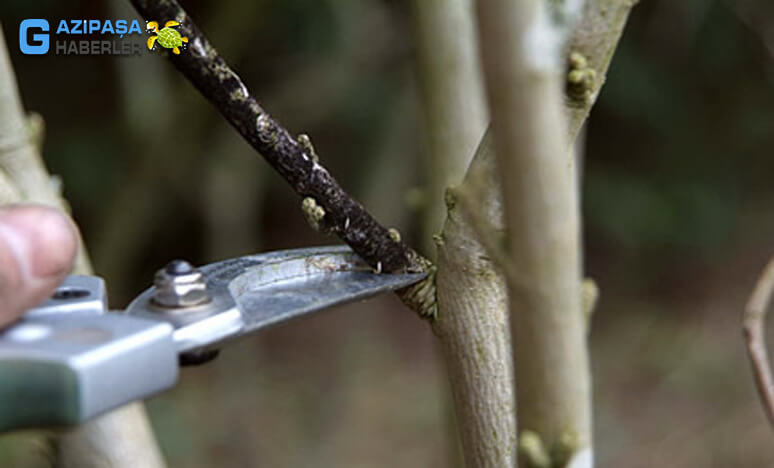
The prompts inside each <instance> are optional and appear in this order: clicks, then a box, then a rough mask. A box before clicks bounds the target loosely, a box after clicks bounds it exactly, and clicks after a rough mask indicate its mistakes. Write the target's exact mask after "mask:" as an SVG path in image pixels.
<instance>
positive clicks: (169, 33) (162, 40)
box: [146, 21, 188, 54]
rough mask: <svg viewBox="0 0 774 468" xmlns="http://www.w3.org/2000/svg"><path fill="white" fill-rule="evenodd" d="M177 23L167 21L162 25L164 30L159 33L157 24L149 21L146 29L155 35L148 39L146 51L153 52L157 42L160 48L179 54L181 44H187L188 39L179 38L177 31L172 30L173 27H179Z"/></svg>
mask: <svg viewBox="0 0 774 468" xmlns="http://www.w3.org/2000/svg"><path fill="white" fill-rule="evenodd" d="M179 25H180V23H178V22H177V21H167V22H166V23H164V28H163V29H162V30H161V31H159V23H157V22H155V21H149V22H148V24H147V26H146V28H147V29H148V30H149V31H150V30H153V32H154V33H156V35H153V36H151V37H149V38H148V49H150V50H153V46H154V45H155V44H156V42H158V43H159V44H161V47H164V48H165V49H172V52H174V53H175V54H179V53H180V46H182V45H183V42H186V43H187V42H188V38H187V37H184V36H181V35H180V32H179V31H178V30H177V29H172V27H174V26H179Z"/></svg>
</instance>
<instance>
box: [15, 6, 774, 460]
mask: <svg viewBox="0 0 774 468" xmlns="http://www.w3.org/2000/svg"><path fill="white" fill-rule="evenodd" d="M407 3H408V2H407V1H386V0H323V1H320V0H318V1H308V0H307V1H304V0H284V1H278V0H224V1H222V2H206V1H203V0H198V1H193V0H189V1H185V2H184V5H185V7H186V9H187V10H188V12H189V13H190V14H191V15H192V17H193V18H194V19H195V20H196V21H197V22H198V24H199V26H200V27H201V28H202V29H203V30H204V31H205V33H206V34H207V35H208V36H209V38H210V40H211V42H212V43H213V45H214V46H215V47H216V48H217V49H218V50H219V51H220V52H221V54H222V55H223V56H224V57H225V58H226V60H227V61H229V62H230V63H231V64H232V65H233V67H234V68H235V70H236V71H237V72H238V73H239V74H240V75H241V76H242V78H243V79H244V81H245V83H246V84H247V86H248V87H249V88H250V89H251V91H252V92H253V93H254V94H255V95H256V96H257V97H258V99H259V100H260V101H261V102H262V104H263V105H264V107H265V108H266V109H267V110H268V111H269V112H270V113H271V114H273V115H274V116H275V117H276V118H278V119H279V120H280V121H281V122H282V123H283V124H284V125H285V126H286V127H287V128H288V129H290V130H291V131H292V132H296V133H301V132H303V133H308V134H310V135H311V137H312V140H313V142H314V144H315V147H316V149H317V153H318V154H320V156H321V158H322V159H323V161H324V163H325V164H326V165H327V166H328V168H329V169H330V171H331V172H332V173H333V174H334V175H335V176H336V177H337V178H338V179H339V180H340V182H341V183H342V185H343V186H344V187H345V188H346V189H347V190H348V191H349V192H350V193H352V194H353V195H354V196H355V197H356V198H357V199H359V200H360V201H362V202H363V203H364V205H365V206H366V207H367V208H368V209H369V211H371V212H372V213H373V214H374V215H375V216H376V217H377V218H378V219H379V220H380V221H382V222H383V223H384V224H385V225H388V226H395V227H398V228H399V229H400V230H401V232H402V233H403V235H404V237H405V238H407V239H408V240H409V242H410V243H411V244H412V245H416V246H427V245H430V243H429V242H428V241H429V239H425V238H423V236H420V235H419V233H420V228H419V225H420V224H421V219H422V216H423V212H424V211H425V210H426V209H427V207H426V206H424V204H423V200H426V199H427V196H426V193H425V186H426V185H427V184H426V181H427V177H426V174H425V173H424V172H423V167H424V164H423V163H422V159H423V154H424V152H425V149H426V146H425V145H426V141H424V139H423V130H422V114H421V112H422V110H421V106H420V103H419V96H418V94H419V93H418V88H419V86H418V77H417V71H416V69H417V66H416V53H415V52H416V49H415V45H414V31H413V28H412V21H411V17H410V11H411V9H410V8H409V5H408V4H407ZM30 17H32V18H35V17H44V18H49V19H58V18H118V17H132V18H134V17H136V14H135V13H134V11H133V10H131V8H130V7H129V6H128V2H125V1H119V0H106V1H86V0H79V1H69V2H60V1H56V0H39V1H36V2H30V1H28V0H4V1H3V2H2V5H1V6H0V20H1V21H2V25H3V28H4V29H5V35H6V38H7V40H8V43H9V45H10V49H11V50H10V53H11V59H12V61H13V64H14V66H15V69H16V73H17V76H18V79H19V86H20V88H21V93H22V98H23V100H24V103H25V106H26V108H27V109H28V110H30V111H35V112H38V113H40V114H41V115H42V116H43V117H44V119H45V122H46V138H45V146H44V157H45V160H46V163H47V165H48V167H49V169H50V171H51V172H52V173H53V174H57V175H59V176H60V177H61V179H62V181H63V183H64V193H65V195H66V197H67V198H68V200H69V201H70V203H71V205H72V211H73V214H74V217H75V219H76V220H77V221H78V223H79V224H80V226H81V228H82V231H83V235H84V238H85V240H86V244H87V245H88V246H89V249H90V252H91V254H92V258H93V261H94V264H95V267H96V270H97V272H98V274H101V275H103V276H104V277H106V279H107V281H108V285H109V289H110V293H111V301H112V306H113V307H123V306H125V305H126V303H127V301H128V300H130V299H131V298H132V297H133V296H134V295H135V294H137V293H138V292H139V291H141V290H142V289H144V288H145V287H147V285H149V284H150V282H151V280H152V275H153V272H154V271H155V269H157V268H158V267H160V266H161V265H163V264H165V263H166V262H167V261H168V260H170V259H172V258H178V257H179V258H186V259H188V260H190V261H192V262H194V263H198V264H200V263H206V262H210V261H214V260H218V259H222V258H225V257H229V256H234V255H240V254H246V253H251V252H257V251H262V250H269V249H281V248H292V247H301V246H308V245H320V244H326V243H336V242H337V240H336V239H333V238H326V237H323V236H321V235H319V234H317V233H315V232H314V231H312V230H311V229H310V228H309V227H308V226H307V225H306V222H305V221H304V218H303V216H302V214H301V211H300V210H299V209H298V208H299V200H298V198H297V197H296V196H295V194H294V193H293V192H292V191H291V190H290V189H289V188H288V187H286V186H285V183H284V182H283V181H282V180H281V179H280V178H279V177H278V176H277V175H275V174H274V173H273V172H272V170H270V168H269V167H268V166H267V165H266V164H265V163H264V162H263V161H262V160H261V158H260V157H259V156H258V155H257V154H255V153H254V151H253V150H252V149H251V148H250V147H249V146H248V145H247V144H246V143H244V142H243V141H242V140H241V139H240V137H239V136H238V135H237V134H236V132H235V131H234V130H232V129H231V128H230V127H229V126H228V125H227V124H226V123H224V121H223V119H222V118H221V117H220V115H219V114H217V112H216V111H215V110H214V109H213V108H212V107H211V106H210V105H209V104H208V103H207V102H206V101H205V100H204V99H203V98H202V97H201V96H199V95H198V94H197V93H196V92H195V91H194V89H193V88H192V87H191V86H190V85H189V84H188V83H187V82H186V81H185V80H184V79H183V78H182V77H181V76H180V75H178V74H177V72H176V71H175V70H174V69H173V67H172V66H171V65H169V64H168V63H167V62H166V61H165V60H164V59H163V58H161V57H160V56H153V55H147V54H145V55H143V56H142V57H141V58H132V57H107V56H103V57H100V56H96V57H56V56H53V55H48V56H40V57H33V56H24V55H21V54H20V52H19V50H18V47H16V44H17V42H16V34H17V32H18V25H19V22H20V21H21V20H22V19H24V18H30ZM772 148H774V4H772V2H770V1H767V0H746V1H741V0H740V1H733V0H728V1H711V0H684V1H682V2H673V1H670V0H643V1H641V2H640V5H639V6H637V7H636V8H635V9H634V12H633V14H632V17H631V19H630V22H629V25H628V27H627V28H626V32H625V34H624V37H623V40H622V42H621V44H620V46H619V48H618V51H617V53H616V56H615V58H614V60H613V65H612V68H611V70H610V73H609V75H608V77H607V84H606V85H605V87H604V90H603V92H602V95H601V97H600V100H599V102H598V103H597V105H596V107H595V109H594V111H593V113H592V118H591V120H590V123H589V125H588V128H587V133H586V156H585V161H586V168H585V174H584V193H583V197H584V203H583V210H584V216H585V233H584V236H585V244H586V252H585V256H586V268H587V271H588V274H589V275H590V276H592V277H593V278H595V279H596V281H597V283H598V284H599V286H600V288H601V292H602V295H601V300H600V303H599V305H598V308H597V310H596V312H595V315H594V318H593V325H592V332H591V338H590V340H591V347H592V359H593V368H594V398H595V418H596V428H595V431H596V444H597V453H598V460H599V466H603V467H604V466H616V467H619V466H627V467H649V466H669V467H729V466H734V467H737V466H738V467H747V466H750V467H760V466H772V465H774V443H773V442H774V439H772V437H774V435H773V434H772V431H771V430H770V429H769V427H768V426H767V424H766V421H765V419H764V415H763V412H762V410H761V407H760V403H759V402H758V400H757V396H756V394H755V391H754V387H753V383H752V378H751V373H750V371H749V366H748V363H747V361H746V357H745V355H744V349H743V342H742V339H741V331H740V317H741V313H742V309H743V306H744V302H745V300H746V297H747V295H748V294H749V292H750V290H751V288H752V285H753V284H754V281H755V279H756V278H757V275H758V273H759V271H760V270H761V269H762V268H763V266H764V264H765V262H766V261H767V259H768V258H769V256H770V255H772V254H774V209H773V208H772V207H774V184H772V178H771V174H773V173H774V158H773V157H772V156H773V150H772ZM428 253H429V254H432V252H428ZM147 406H148V408H149V411H150V416H151V418H152V422H153V425H154V428H155V430H156V434H157V437H158V439H159V441H160V444H161V447H162V450H163V452H164V454H165V456H166V457H167V460H168V461H169V465H170V466H171V467H183V466H185V467H211V466H235V467H236V466H270V467H285V466H287V467H303V466H315V467H334V466H358V467H393V466H417V467H419V466H422V467H447V466H454V465H455V464H456V463H457V461H458V453H457V448H456V444H457V442H456V439H455V435H454V433H453V429H452V428H451V426H450V424H451V422H452V420H453V415H452V412H451V407H450V395H449V390H448V385H447V382H446V380H445V376H444V370H443V366H442V364H441V361H440V357H439V355H438V352H437V350H436V343H435V342H434V338H433V336H432V333H431V332H430V329H429V327H428V326H427V325H426V324H425V323H423V322H421V321H419V320H418V319H417V318H416V317H415V316H414V315H413V314H412V313H411V312H409V311H408V310H406V309H405V308H403V307H402V305H401V304H400V303H399V302H398V301H397V300H396V299H395V298H393V297H380V298H379V299H376V300H371V301H368V302H365V303H361V304H355V305H350V306H346V307H342V308H339V309H336V310H333V311H330V312H328V313H326V314H323V315H320V316H316V317H312V318H309V319H307V320H303V321H300V322H296V323H292V324H289V325H286V326H282V327H279V328H276V329H272V330H269V331H267V332H265V333H262V334H260V335H259V336H255V337H252V338H250V339H247V340H244V341H242V342H241V343H239V344H238V345H237V346H234V347H230V348H228V349H226V350H225V351H224V352H223V353H222V354H221V356H220V357H219V358H218V359H217V360H215V361H214V362H213V363H211V364H209V365H207V366H204V367H201V368H193V369H188V370H184V371H183V374H182V378H181V382H180V384H179V385H178V386H177V387H176V388H175V389H174V390H172V391H170V392H167V393H165V394H163V395H161V396H159V397H156V398H154V399H151V400H150V401H148V403H147ZM17 440H18V439H17V438H14V436H11V437H9V436H5V437H2V438H0V466H11V467H16V466H20V467H33V466H41V463H42V457H41V456H39V455H40V454H37V455H38V456H36V453H34V452H35V451H34V450H32V451H31V450H30V449H29V447H24V446H22V444H19V443H15V442H16V441H17Z"/></svg>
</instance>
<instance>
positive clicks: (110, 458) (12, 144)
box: [0, 30, 164, 468]
mask: <svg viewBox="0 0 774 468" xmlns="http://www.w3.org/2000/svg"><path fill="white" fill-rule="evenodd" d="M0 147H2V149H0V168H1V169H2V174H3V176H4V177H2V178H0V179H6V180H7V181H8V182H9V183H11V184H13V185H14V186H15V187H16V193H15V195H14V192H13V191H9V190H3V191H2V192H3V193H4V194H5V195H6V196H4V198H5V199H4V200H3V201H14V202H18V201H25V202H36V203H44V204H47V205H51V206H55V207H57V208H59V209H62V210H65V209H66V208H67V204H66V202H65V201H64V200H63V199H62V198H61V197H60V195H59V193H57V191H56V189H55V188H54V185H53V184H52V183H51V181H50V177H49V174H48V171H47V170H46V168H45V166H44V164H43V160H42V158H41V157H40V154H39V152H38V148H37V147H36V145H35V142H34V141H33V139H32V138H30V132H29V129H28V126H27V119H26V118H25V114H24V111H23V107H22V103H21V99H20V97H19V90H18V87H17V85H16V77H15V76H14V73H13V68H12V66H11V62H10V60H9V58H8V52H7V48H6V45H5V40H4V37H3V34H2V30H0ZM5 176H7V177H5ZM0 182H2V180H0ZM2 185H7V184H2ZM11 196H18V197H19V198H18V199H15V200H11V199H10V197H11ZM75 271H76V272H77V273H81V274H89V273H91V266H90V263H89V260H88V256H87V254H86V249H85V248H84V246H83V245H82V244H81V248H80V249H79V255H78V258H77V260H76V266H75ZM56 445H57V447H56V452H57V456H58V459H57V461H56V465H57V466H60V467H66V468H74V467H78V468H92V467H94V468H97V467H100V468H101V467H110V468H134V467H139V466H142V467H147V468H157V467H163V466H164V463H163V461H162V459H161V455H160V453H159V451H158V448H157V447H156V442H155V440H154V438H153V432H152V430H151V428H150V425H149V423H148V420H147V417H146V415H145V410H144V408H143V406H142V404H139V403H134V404H130V405H127V406H124V407H123V408H120V409H118V410H116V411H113V412H111V413H108V414H106V415H103V416H101V417H99V418H97V419H95V420H92V421H89V422H87V423H85V424H83V425H81V426H79V427H78V428H76V429H74V430H72V431H69V432H66V433H64V434H63V435H62V436H61V437H60V438H59V440H58V441H57V442H56Z"/></svg>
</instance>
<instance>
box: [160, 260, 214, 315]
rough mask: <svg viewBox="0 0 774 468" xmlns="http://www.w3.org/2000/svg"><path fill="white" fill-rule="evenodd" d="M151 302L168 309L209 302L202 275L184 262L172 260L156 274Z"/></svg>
mask: <svg viewBox="0 0 774 468" xmlns="http://www.w3.org/2000/svg"><path fill="white" fill-rule="evenodd" d="M153 284H154V286H156V291H155V292H154V294H153V302H154V303H155V304H156V305H159V306H162V307H170V308H185V307H193V306H197V305H201V304H204V303H206V302H209V301H210V296H209V294H207V283H206V282H205V281H204V276H203V275H202V273H201V272H200V271H199V270H197V269H196V268H194V267H193V266H191V264H190V263H188V262H186V261H185V260H172V261H171V262H169V263H168V264H167V266H165V267H164V268H162V269H160V270H159V271H157V272H156V276H155V278H154V281H153Z"/></svg>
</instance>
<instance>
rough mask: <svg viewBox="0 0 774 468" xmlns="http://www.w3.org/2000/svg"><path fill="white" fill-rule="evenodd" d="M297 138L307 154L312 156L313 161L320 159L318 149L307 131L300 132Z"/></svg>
mask: <svg viewBox="0 0 774 468" xmlns="http://www.w3.org/2000/svg"><path fill="white" fill-rule="evenodd" d="M296 140H297V141H298V144H299V145H301V148H302V149H303V150H304V154H305V155H308V156H309V157H310V158H312V161H314V162H318V161H320V157H319V156H317V151H315V150H314V146H313V145H312V139H311V138H309V135H307V134H306V133H299V134H298V137H296Z"/></svg>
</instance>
